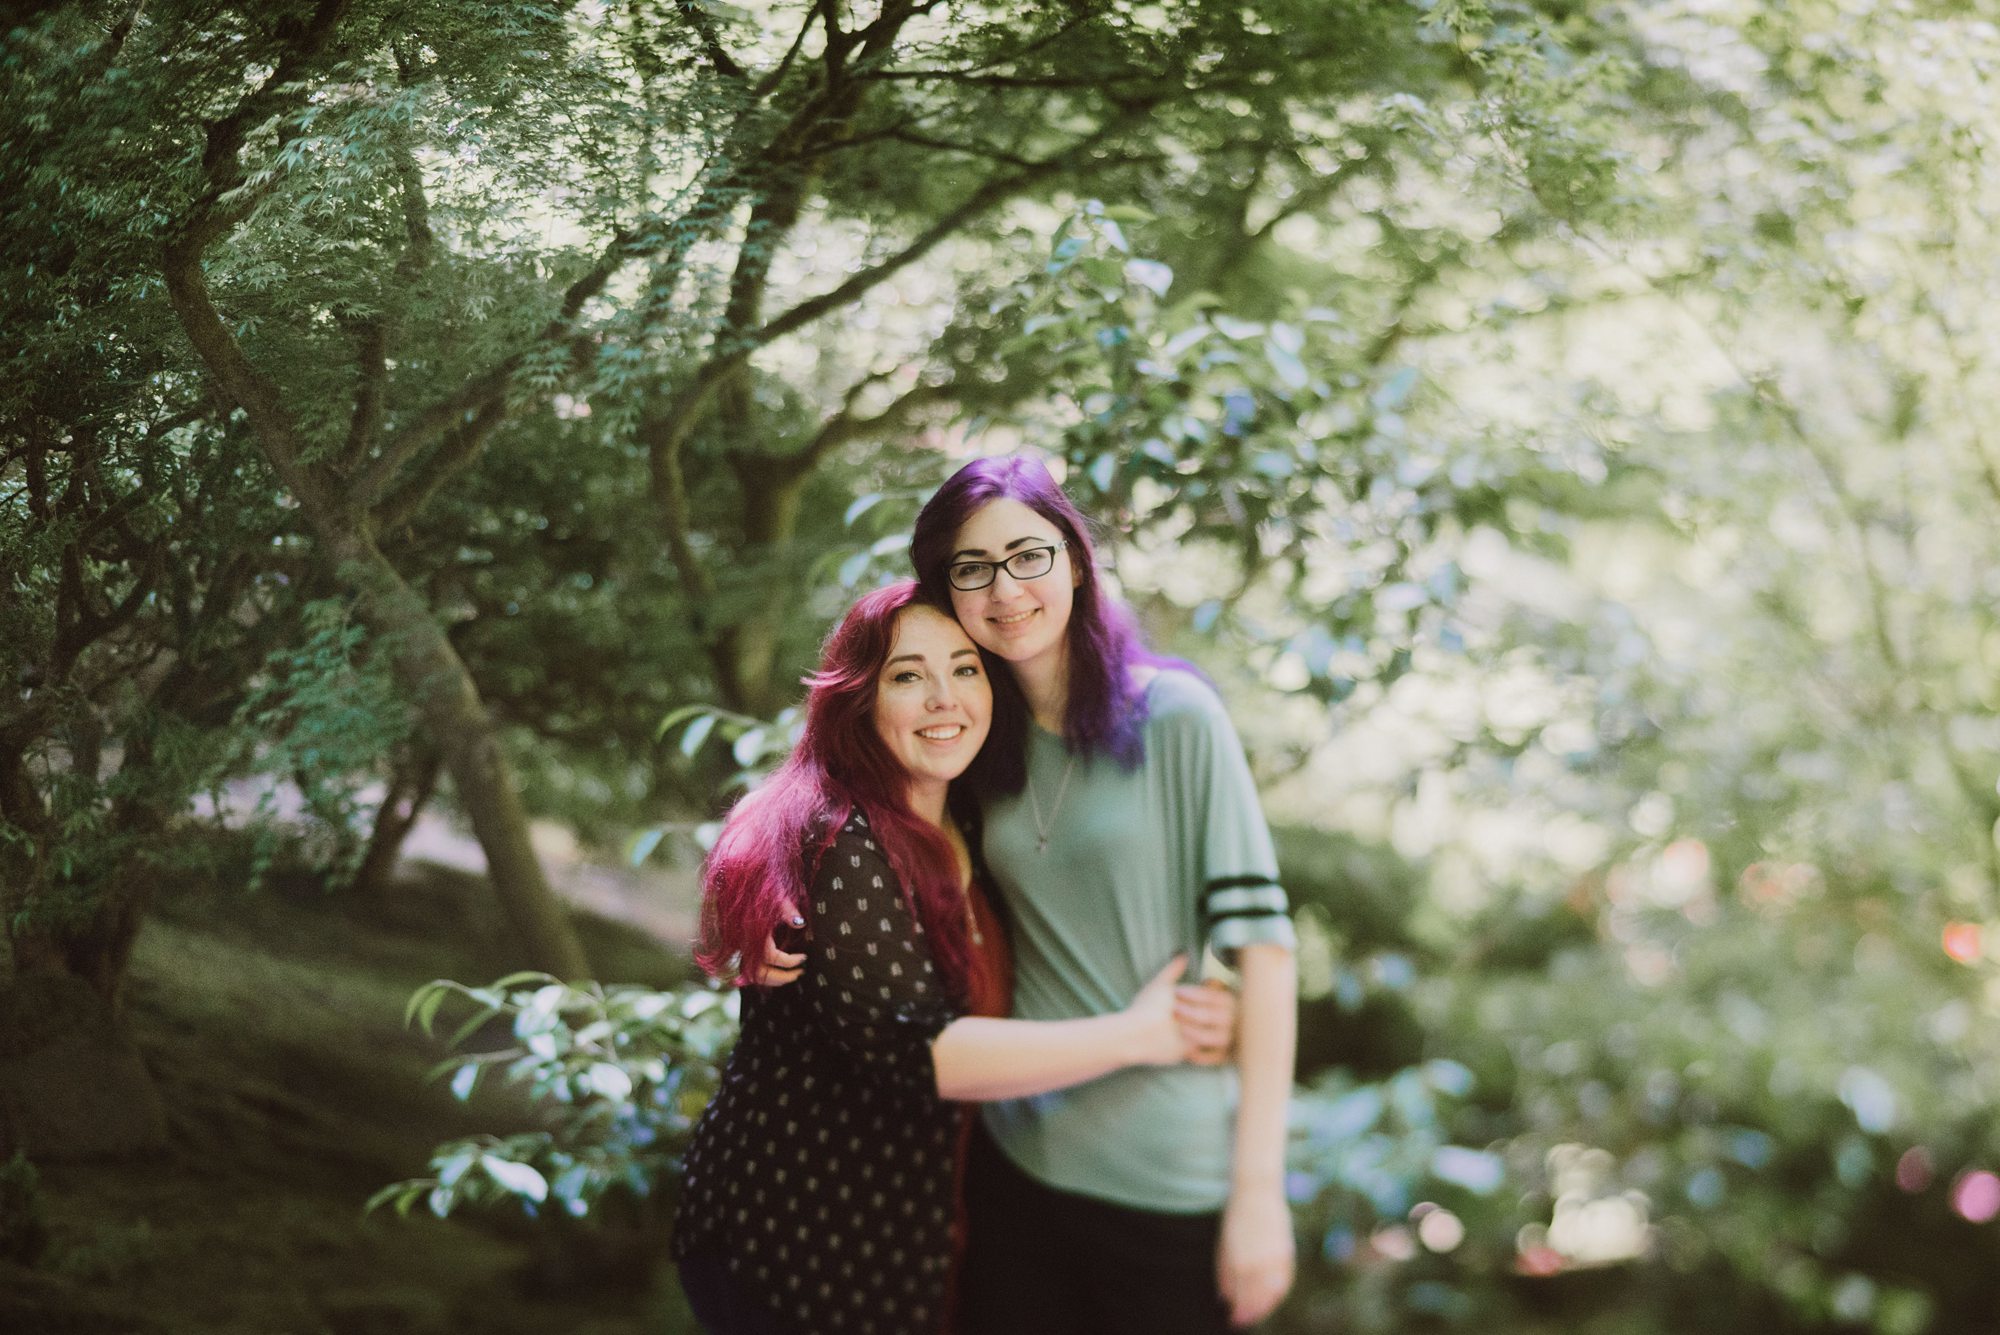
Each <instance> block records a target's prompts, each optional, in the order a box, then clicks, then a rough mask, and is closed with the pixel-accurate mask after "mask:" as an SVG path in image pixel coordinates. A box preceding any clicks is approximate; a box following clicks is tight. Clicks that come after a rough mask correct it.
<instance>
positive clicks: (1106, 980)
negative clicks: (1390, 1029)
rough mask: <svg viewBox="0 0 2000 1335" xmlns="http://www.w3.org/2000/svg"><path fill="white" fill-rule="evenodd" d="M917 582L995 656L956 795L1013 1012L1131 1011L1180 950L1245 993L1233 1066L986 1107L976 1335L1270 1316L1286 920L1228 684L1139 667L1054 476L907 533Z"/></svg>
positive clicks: (1287, 1075) (974, 1260)
mask: <svg viewBox="0 0 2000 1335" xmlns="http://www.w3.org/2000/svg"><path fill="white" fill-rule="evenodd" d="M910 555H911V560H912V562H913V563H914V564H915V567H916V574H917V578H918V580H919V581H920V583H921V584H922V586H923V589H924V592H925V593H926V595H927V596H928V597H930V598H931V599H932V600H933V601H935V602H937V603H938V604H939V605H940V606H948V607H950V608H951V609H952V611H953V613H954V614H955V615H956V617H957V618H958V622H959V624H960V625H961V626H962V627H964V629H965V632H966V634H967V635H968V636H970V637H971V639H972V641H973V642H974V643H975V644H977V645H978V646H979V648H980V649H981V650H982V651H983V652H984V654H985V655H986V658H987V660H988V662H989V664H991V665H993V668H994V670H993V672H992V681H993V688H994V708H993V722H992V731H991V735H990V738H989V740H988V742H987V745H986V747H985V748H984V749H983V750H982V751H981V752H980V754H979V756H978V758H977V759H975V760H974V762H973V764H972V767H971V769H970V770H968V772H967V775H966V780H967V783H968V786H970V787H972V788H973V790H974V791H976V792H977V793H978V794H979V796H980V805H981V807H982V810H983V829H982V833H981V846H982V851H983V853H984V856H985V864H986V866H987V867H988V868H989V869H990V871H991V875H992V878H993V884H994V885H995V886H996V887H997V889H998V891H999V893H1000V898H1001V900H1002V902H1003V905H1004V908H1005V909H1006V910H1007V916H1008V918H1009V923H1010V929H1011V932H1010V934H1011V939H1012V944H1013V953H1014V1002H1013V1014H1014V1016H1015V1017H1016V1018H1019V1019H1031V1020H1038V1021H1068V1020H1077V1019H1082V1018H1087V1017H1092V1016H1102V1015H1108V1014H1112V1013H1115V1012H1117V1011H1118V1010H1119V1009H1121V1008H1122V1007H1124V1006H1125V1005H1126V1004H1127V1003H1129V1002H1130V1000H1131V999H1132V997H1133V996H1134V995H1135V994H1137V993H1138V992H1139V990H1140V989H1141V988H1142V987H1143V986H1144V984H1145V983H1146V980H1147V979H1149V978H1151V977H1152V976H1153V975H1154V973H1155V972H1156V971H1157V970H1158V969H1159V967H1160V966H1161V965H1162V964H1164V963H1165V962H1166V961H1168V960H1169V959H1171V958H1173V957H1174V956H1175V955H1177V954H1182V953H1186V954H1189V955H1190V956H1191V957H1192V958H1196V959H1200V958H1201V957H1202V956H1203V954H1204V951H1205V950H1209V951H1213V952H1214V953H1215V954H1216V955H1218V956H1220V957H1222V958H1224V959H1226V960H1229V961H1231V962H1233V964H1234V966H1235V968H1236V970H1237V971H1238V974H1239V978H1240V997H1239V1002H1238V1006H1239V1017H1238V1025H1237V1034H1238V1040H1237V1045H1236V1060H1235V1064H1234V1066H1233V1068H1232V1067H1227V1066H1208V1067H1195V1066H1185V1065H1183V1066H1175V1067H1157V1068H1128V1069H1125V1070H1121V1071H1114V1072H1111V1073H1108V1074H1106V1075H1104V1076H1102V1077H1100V1078H1097V1079H1094V1080H1091V1081H1089V1082H1087V1083H1083V1084H1078V1085H1074V1086H1071V1087H1069V1088H1067V1089H1064V1090H1061V1091H1058V1092H1053V1093H1049V1094H1045V1095H1041V1096H1039V1097H1035V1098H1025V1099H1015V1100H1007V1101H1004V1102H997V1103H989V1104H987V1105H986V1107H985V1108H984V1109H983V1113H984V1116H983V1119H982V1122H983V1126H982V1128H981V1130H980V1132H979V1133H978V1134H976V1135H975V1138H974V1142H973V1145H972V1148H971V1150H970V1161H969V1163H968V1167H967V1181H966V1191H967V1209H968V1215H969V1225H970V1242H971V1245H970V1251H969V1254H968V1258H967V1262H966V1269H965V1275H964V1281H963V1296H964V1315H965V1322H966V1330H967V1331H968V1332H971V1333H972V1335H1030V1333H1032V1335H1062V1332H1076V1333H1077V1335H1085V1333H1086V1332H1088V1335H1118V1333H1120V1332H1131V1333H1132V1335H1140V1333H1141V1332H1143V1333H1144V1335H1171V1333H1172V1332H1220V1331H1224V1330H1227V1329H1228V1328H1230V1327H1231V1326H1236V1327H1243V1326H1248V1325H1252V1324H1254V1323H1256V1322H1258V1321H1261V1320H1262V1319H1263V1318H1264V1317H1265V1316H1267V1315H1268V1314H1269V1313H1270V1312H1271V1310H1272V1309H1273V1308H1275V1307H1276V1306H1277V1304H1278V1302H1279V1301H1280V1300H1281V1299H1282V1298H1283V1297H1284V1295H1285V1293H1286V1292H1287V1290H1288V1289H1289V1288H1290V1286H1291V1280H1292V1269H1293V1239H1292V1231H1291V1217H1290V1213H1289V1211H1288V1209H1287V1206H1286V1202H1285V1197H1284V1148H1285V1134H1286V1131H1285V1120H1286V1105H1287V1101H1288V1099H1289V1097H1290V1092H1291V1078H1292V1061H1293V1047H1294V1041H1295V1029H1296V1011H1295V998H1296V974H1295V965H1294V960H1293V938H1292V928H1291V921H1290V918H1289V916H1288V914H1287V905H1286V899H1285V893H1284V891H1283V889H1282V888H1281V887H1280V886H1279V884H1278V867H1277V859H1276V856H1275V853H1274V851H1273V848H1272V844H1271V837H1270V832H1269V830H1268V828H1267V827H1266V825H1265V822H1264V818H1263V814H1262V811H1261V809H1260V807H1259V804H1258V799H1257V794H1256V790H1255V788H1254V786H1253V784H1252V782H1251V777H1250V772H1249V767H1248V765H1247V763H1246V762H1245V759H1244V755H1243V749H1242V746H1241V744H1240V742H1239V741H1238V740H1237V737H1236V733H1235V730H1234V729H1233V728H1232V726H1231V725H1230V722H1229V718H1228V715H1227V714H1226V713H1225V712H1224V709H1223V706H1222V702H1221V701H1220V700H1219V699H1218V698H1217V697H1216V694H1215V692H1214V690H1213V689H1212V688H1211V687H1210V686H1209V685H1208V683H1207V682H1206V681H1204V680H1203V679H1202V678H1201V677H1200V676H1198V675H1196V674H1195V673H1194V672H1192V671H1191V670H1188V669H1187V668H1185V667H1184V666H1182V665H1179V664H1177V663H1176V662H1174V661H1173V660H1169V659H1165V658H1161V657H1159V656H1157V655H1154V654H1152V653H1150V652H1148V651H1147V650H1146V648H1145V647H1144V645H1143V644H1142V643H1141V642H1140V640H1139V637H1138V633H1137V630H1136V627H1135V625H1134V622H1133V620H1132V618H1131V615H1130V613H1129V612H1128V611H1127V610H1126V609H1125V608H1123V607H1122V606H1121V605H1119V604H1118V603H1117V602H1115V601H1114V600H1113V599H1112V598H1111V597H1110V596H1109V595H1108V594H1107V593H1106V592H1105V590H1104V589H1103V588H1102V587H1101V585H1100V584H1099V582H1098V577H1097V570H1096V567H1095V560H1094V553H1093V551H1092V547H1091V542H1090V535H1089V531H1088V527H1087V525H1086V523H1085V521H1084V518H1083V516H1082V515H1081V514H1080V513H1079V512H1078V510H1077V509H1076V507H1075V505H1073V504H1072V503H1071V501H1070V500H1069V498H1068V497H1067V496H1066V495H1064V494H1063V492H1062V490H1061V488H1060V487H1058V486H1057V485H1056V483H1055V480H1054V479H1053V478H1052V477H1051V476H1050V474H1049V472H1048V469H1047V468H1046V467H1045V466H1044V465H1043V464H1042V463H1041V461H1040V460H1038V459H1036V458H1034V457H1032V456H1027V455H1016V456H1011V457H1006V458H989V459H980V460H976V461H974V462H972V463H969V464H967V465H965V466H964V467H963V468H961V469H959V470H958V472H956V473H955V474H953V475H952V477H951V478H950V480H948V481H947V482H946V483H945V484H944V485H943V486H942V487H941V488H939V490H938V492H937V494H936V495H934V496H933V497H932V498H931V499H930V501H929V502H928V503H927V504H926V505H925V506H924V508H923V511H922V513H921V514H920V515H919V516H918V518H917V523H916V530H915V533H914V535H913V538H912V542H911V549H910Z"/></svg>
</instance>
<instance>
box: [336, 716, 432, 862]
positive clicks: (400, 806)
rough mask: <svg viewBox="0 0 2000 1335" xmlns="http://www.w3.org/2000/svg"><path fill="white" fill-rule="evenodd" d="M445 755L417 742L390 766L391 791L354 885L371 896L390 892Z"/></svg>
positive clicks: (379, 814)
mask: <svg viewBox="0 0 2000 1335" xmlns="http://www.w3.org/2000/svg"><path fill="white" fill-rule="evenodd" d="M443 767H444V758H443V757H442V756H440V755H439V754H438V752H437V748H435V747H433V746H430V745H429V744H427V743H425V742H421V741H419V742H415V743H413V744H411V745H410V746H408V747H406V748H401V749H399V751H398V753H397V755H396V757H395V758H394V760H393V761H391V763H390V766H389V791H388V792H387V793H385V794H384V795H383V797H382V806H381V808H380V809H379V810H378V811H376V813H375V828H374V830H373V831H372V832H371V833H370V834H369V836H368V851H367V852H366V853H364V854H363V855H362V858H361V868H360V870H359V871H357V872H356V873H355V875H354V888H355V890H357V891H358V892H359V893H361V894H364V895H367V896H369V897H370V898H379V897H381V896H383V895H385V894H387V893H388V890H389V877H390V873H391V872H393V871H395V869H396V858H397V857H398V855H400V854H401V852H402V851H403V841H404V840H405V839H407V838H409V835H410V831H411V830H412V829H413V828H415V826H416V823H417V817H418V816H420V815H422V814H423V810H424V807H425V805H426V804H428V803H429V802H430V800H431V795H432V794H433V793H435V792H436V791H437V781H438V773H439V771H440V770H441V769H443Z"/></svg>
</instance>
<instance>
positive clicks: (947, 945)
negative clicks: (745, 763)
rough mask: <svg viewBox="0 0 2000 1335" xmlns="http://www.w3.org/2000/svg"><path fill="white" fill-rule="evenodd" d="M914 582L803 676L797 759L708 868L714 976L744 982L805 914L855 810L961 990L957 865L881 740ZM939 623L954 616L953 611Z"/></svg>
mask: <svg viewBox="0 0 2000 1335" xmlns="http://www.w3.org/2000/svg"><path fill="white" fill-rule="evenodd" d="M931 606H933V605H932V604H931V603H929V602H928V601H926V600H925V599H924V597H923V594H922V592H921V591H920V590H919V588H918V586H917V582H916V581H915V580H900V581H898V582H896V583H894V584H890V585H887V586H885V587H883V588H880V589H876V590H875V591H874V592H872V593H867V594H864V595H862V597H861V598H860V599H859V600H858V601H857V602H856V603H855V604H854V606H853V607H851V608H849V609H848V611H847V615H846V616H844V617H842V618H841V621H840V624H839V625H838V626H836V627H834V629H833V633H832V634H830V635H828V636H827V638H826V643H825V645H824V646H822V648H821V650H820V661H819V670H818V671H817V672H815V673H813V674H812V675H811V676H810V677H807V678H806V682H805V684H806V687H807V692H806V724H805V731H804V732H803V733H802V734H801V735H800V737H799V743H798V745H797V746H796V747H794V748H793V749H792V754H791V756H790V757H789V758H788V759H787V760H786V761H785V763H784V764H783V765H782V766H780V767H779V769H778V771H777V773H775V774H773V775H772V776H771V777H770V778H769V779H768V780H766V781H765V782H764V784H763V785H762V786H760V787H759V788H758V789H757V790H756V791H755V792H753V793H751V794H750V795H749V796H747V797H745V798H743V800H742V801H740V802H738V803H737V804H736V806H735V808H734V809H733V810H732V811H731V812H730V813H729V818H728V820H727V821H726V822H725V823H724V824H723V827H722V834H721V836H720V837H719V838H718V839H717V840H716V841H715V847H714V848H713V849H712V850H710V852H709V855H708V860H707V862H706V863H704V864H703V866H702V905H701V940H700V942H699V943H698V944H697V946H696V949H695V959H696V960H697V961H698V962H699V963H700V964H701V967H702V968H703V969H705V970H707V971H708V972H709V973H710V974H711V975H713V976H715V977H717V978H725V977H728V978H738V979H740V977H741V971H742V969H743V966H744V965H745V964H746V963H749V964H754V963H756V962H757V961H760V960H762V959H763V957H764V943H765V940H766V939H767V938H768V937H770V935H771V934H772V932H773V931H774V930H775V929H776V928H777V927H778V925H779V922H780V919H781V918H782V917H784V915H785V911H786V910H785V906H786V905H788V904H789V905H791V906H792V907H794V908H796V909H797V910H798V911H799V912H800V913H804V914H808V915H809V914H810V913H811V909H812V906H811V905H810V904H808V903H807V902H806V901H807V894H808V888H809V887H810V885H811V883H812V877H813V873H814V871H815V870H816V869H817V867H818V865H819V859H820V856H821V855H822V854H824V853H825V852H826V850H827V848H828V847H829V846H831V844H832V843H833V840H834V836H836V835H837V834H839V832H840V828H841V826H843V825H845V824H846V823H847V819H848V817H849V816H850V815H851V814H852V813H853V811H854V809H855V808H856V807H859V808H860V809H861V811H862V812H863V814H864V815H865V816H866V817H867V819H868V823H869V825H870V826H872V827H873V837H874V839H875V841H876V843H878V844H879V845H881V848H882V851H883V853H884V854H885V855H886V856H887V857H888V859H889V865H890V867H891V868H892V869H894V871H895V873H896V877H897V879H898V880H899V881H901V882H902V889H903V897H904V899H905V901H906V902H907V903H908V904H909V905H910V908H911V911H912V912H913V913H915V915H916V918H917V921H918V922H920V923H922V924H923V928H924V931H925V932H926V933H927V934H928V937H929V942H930V949H931V955H932V958H933V959H934V960H935V961H936V964H937V967H938V970H939V972H940V973H942V975H943V976H944V978H945V980H946V981H947V983H949V984H950V985H951V986H952V987H953V989H954V990H961V991H962V989H963V987H964V983H965V978H966V973H967V967H968V963H969V947H968V945H967V942H966V928H965V897H964V896H963V895H962V894H960V893H959V887H958V860H957V857H956V856H955V855H954V854H953V852H952V848H951V845H950V844H949V843H948V842H947V841H946V839H945V837H944V834H943V833H942V832H941V831H939V830H938V828H937V827H936V826H934V825H932V824H931V823H930V822H929V821H926V820H924V819H923V818H922V817H920V816H918V815H917V814H916V813H915V812H913V811H912V810H910V804H909V792H908V775H907V772H906V771H905V770H904V769H903V767H902V765H901V764H900V763H899V762H898V761H897V760H896V759H895V757H894V756H892V755H890V754H889V749H888V748H887V747H886V746H884V745H883V744H882V739H881V737H880V735H879V734H877V733H876V731H875V693H876V684H877V682H878V680H879V679H880V677H881V673H882V665H883V664H884V663H886V662H888V660H889V651H890V649H891V648H893V647H894V645H895V643H896V624H897V620H898V619H899V618H900V617H901V616H902V614H903V613H904V612H905V611H906V610H908V609H909V608H911V607H931ZM938 610H942V611H943V613H944V615H945V616H947V617H949V616H950V615H951V613H950V611H949V610H948V609H938Z"/></svg>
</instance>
